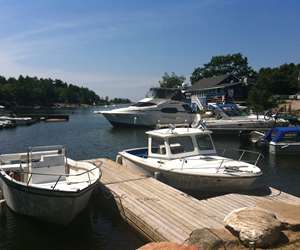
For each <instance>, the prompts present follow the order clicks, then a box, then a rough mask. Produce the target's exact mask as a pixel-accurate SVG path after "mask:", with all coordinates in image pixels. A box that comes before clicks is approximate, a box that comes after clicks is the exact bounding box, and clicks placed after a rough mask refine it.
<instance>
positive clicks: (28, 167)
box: [0, 146, 101, 225]
mask: <svg viewBox="0 0 300 250" xmlns="http://www.w3.org/2000/svg"><path fill="white" fill-rule="evenodd" d="M100 176H101V171H100V169H99V166H95V165H94V164H92V163H89V162H78V161H74V160H72V159H70V158H67V157H66V155H65V148H64V147H63V146H47V147H32V148H29V150H28V152H26V153H17V154H2V155H0V184H1V189H2V193H3V196H4V199H5V201H6V204H7V206H8V207H9V208H10V209H11V210H13V211H14V212H16V213H19V214H23V215H28V216H32V217H35V218H37V219H40V220H44V221H47V222H51V223H56V224H62V225H67V224H69V223H70V222H71V221H72V220H73V219H74V218H75V217H76V216H77V215H78V214H79V213H80V212H81V211H82V210H83V209H84V208H85V207H86V206H87V203H88V201H89V199H90V196H91V194H92V191H93V190H94V188H95V187H96V185H97V184H98V179H99V178H100Z"/></svg>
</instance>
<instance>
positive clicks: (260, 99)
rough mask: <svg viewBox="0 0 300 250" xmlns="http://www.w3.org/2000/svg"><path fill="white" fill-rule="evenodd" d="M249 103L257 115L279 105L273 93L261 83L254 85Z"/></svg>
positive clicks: (249, 96)
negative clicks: (261, 85) (260, 84)
mask: <svg viewBox="0 0 300 250" xmlns="http://www.w3.org/2000/svg"><path fill="white" fill-rule="evenodd" d="M247 103H248V105H249V107H251V108H252V110H253V111H254V113H255V114H257V115H258V114H259V113H261V112H263V111H265V110H268V109H271V108H274V107H276V105H277V103H276V101H275V99H274V98H273V96H272V94H271V93H270V92H269V91H268V90H267V89H264V88H262V87H260V86H259V85H257V86H254V87H252V89H251V90H250V92H249V95H248V99H247Z"/></svg>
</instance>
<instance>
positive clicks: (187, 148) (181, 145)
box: [169, 136, 194, 154]
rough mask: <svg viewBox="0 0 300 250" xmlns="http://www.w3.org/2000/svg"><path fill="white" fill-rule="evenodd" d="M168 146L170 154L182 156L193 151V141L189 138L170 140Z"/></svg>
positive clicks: (182, 137) (181, 137)
mask: <svg viewBox="0 0 300 250" xmlns="http://www.w3.org/2000/svg"><path fill="white" fill-rule="evenodd" d="M169 145H170V150H171V153H172V154H182V153H186V152H192V151H194V145H193V141H192V138H191V137H189V136H180V137H173V138H170V139H169Z"/></svg>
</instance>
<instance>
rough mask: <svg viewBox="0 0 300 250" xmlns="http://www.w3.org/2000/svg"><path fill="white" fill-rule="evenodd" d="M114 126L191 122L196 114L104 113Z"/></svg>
mask: <svg viewBox="0 0 300 250" xmlns="http://www.w3.org/2000/svg"><path fill="white" fill-rule="evenodd" d="M102 114H103V115H104V117H105V118H106V119H107V120H108V121H109V122H110V123H111V125H112V126H114V127H155V126H156V125H158V124H169V123H172V124H187V123H188V124H190V123H192V122H193V119H194V115H193V114H189V113H184V112H181V113H176V114H166V113H161V112H158V113H156V112H150V111H148V112H143V113H102Z"/></svg>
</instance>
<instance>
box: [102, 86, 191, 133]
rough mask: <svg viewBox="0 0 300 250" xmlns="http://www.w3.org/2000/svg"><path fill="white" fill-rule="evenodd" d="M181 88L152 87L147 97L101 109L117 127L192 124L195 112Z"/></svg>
mask: <svg viewBox="0 0 300 250" xmlns="http://www.w3.org/2000/svg"><path fill="white" fill-rule="evenodd" d="M184 101H185V97H184V95H183V93H182V92H181V90H180V89H167V88H152V89H150V94H148V97H147V98H144V99H142V100H140V101H138V102H137V103H135V104H132V105H130V106H129V107H126V108H118V109H113V110H110V111H99V112H97V113H101V114H102V115H104V117H105V118H106V119H107V120H108V121H109V122H110V123H111V124H112V125H113V126H115V127H155V126H156V125H157V124H169V123H172V124H191V123H192V121H193V119H194V114H193V113H192V109H191V107H190V105H189V104H187V103H185V102H184Z"/></svg>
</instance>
